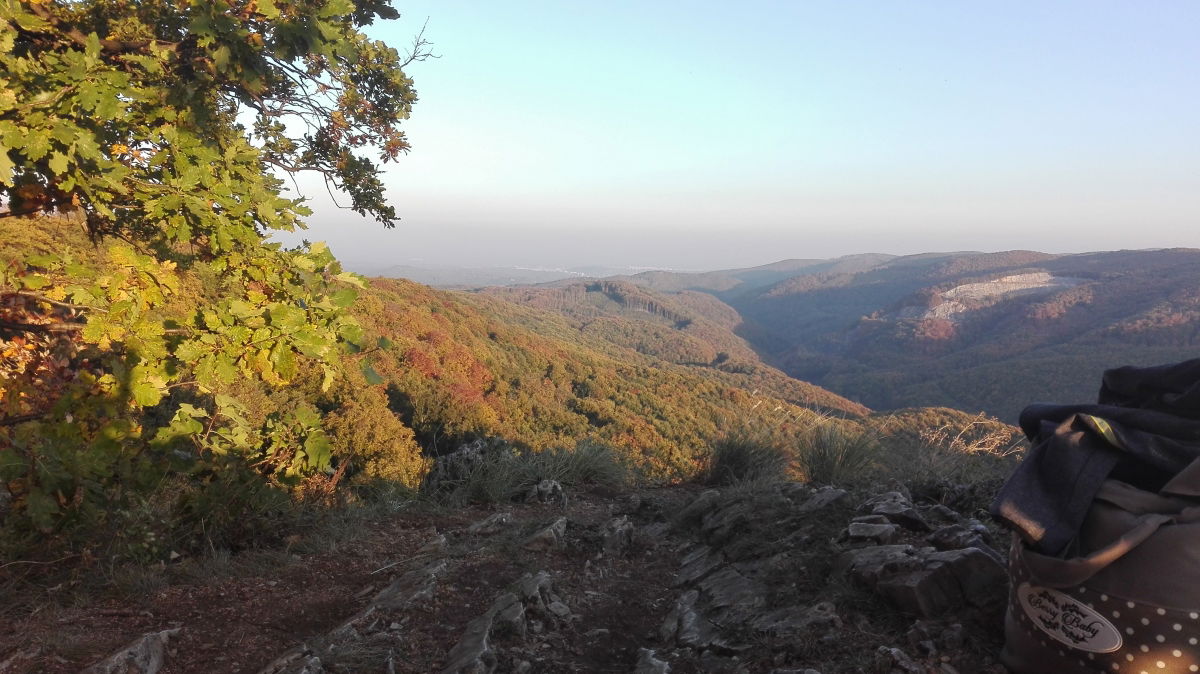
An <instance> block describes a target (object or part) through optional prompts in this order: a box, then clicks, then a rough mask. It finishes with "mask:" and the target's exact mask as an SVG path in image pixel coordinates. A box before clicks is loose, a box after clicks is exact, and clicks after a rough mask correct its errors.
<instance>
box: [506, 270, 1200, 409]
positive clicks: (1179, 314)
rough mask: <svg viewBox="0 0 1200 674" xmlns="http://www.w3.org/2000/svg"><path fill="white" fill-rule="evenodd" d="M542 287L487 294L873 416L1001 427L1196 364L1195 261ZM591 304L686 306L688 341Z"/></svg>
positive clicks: (626, 279) (668, 278) (754, 273)
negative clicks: (1114, 380) (798, 383)
mask: <svg viewBox="0 0 1200 674" xmlns="http://www.w3.org/2000/svg"><path fill="white" fill-rule="evenodd" d="M548 285H549V286H550V287H549V288H547V287H541V288H536V289H512V288H509V289H503V290H490V291H487V292H489V293H492V294H495V295H499V296H503V297H507V298H509V299H513V300H516V301H519V302H522V303H526V304H531V305H534V306H542V307H544V308H550V309H555V310H558V311H560V312H562V313H563V315H564V316H567V317H568V318H570V319H571V320H574V321H576V322H578V323H580V324H581V325H583V326H584V328H583V329H584V330H592V331H595V332H606V333H607V336H608V337H609V338H610V339H612V340H614V341H617V342H622V341H623V342H624V343H634V342H636V341H637V340H638V339H643V338H645V337H646V336H647V335H649V334H650V333H651V332H653V330H657V331H658V333H660V334H659V336H658V337H657V338H656V339H657V341H656V343H657V344H659V345H660V346H658V347H638V345H637V344H633V345H634V346H635V348H650V349H655V348H658V349H665V350H667V351H669V352H670V353H668V354H661V355H666V356H667V357H669V358H671V357H673V358H674V359H675V360H676V361H677V362H682V361H684V360H685V357H684V356H682V355H676V354H683V353H685V352H687V351H688V349H687V347H688V346H690V345H694V344H695V343H696V342H694V341H691V339H690V338H693V337H694V338H696V339H697V340H699V341H700V342H703V343H705V344H707V345H709V346H708V348H709V349H721V350H723V351H725V352H726V353H728V354H730V356H731V357H734V356H736V357H738V358H749V356H747V355H746V351H745V349H747V348H749V349H751V350H753V351H755V352H757V354H758V356H759V357H761V358H762V360H765V361H766V362H769V363H771V364H773V365H776V366H778V367H779V368H780V369H782V370H783V371H785V372H787V373H788V374H790V375H792V376H794V377H797V378H798V379H801V380H804V381H809V382H813V383H814V384H817V385H820V386H823V387H825V388H827V389H829V390H831V391H834V392H836V393H838V394H840V395H844V396H846V397H848V398H850V399H852V400H856V401H859V402H861V403H863V404H865V405H868V406H870V407H872V408H875V409H895V408H901V407H908V406H948V407H954V408H958V409H962V410H966V411H972V412H974V411H980V410H983V411H987V412H989V413H991V414H995V415H998V416H1000V417H1001V418H1003V419H1005V420H1008V421H1010V422H1011V421H1014V420H1015V419H1016V415H1017V413H1018V412H1019V411H1020V409H1021V408H1022V407H1023V406H1024V405H1026V404H1028V403H1029V402H1031V401H1035V400H1050V401H1088V400H1092V399H1093V398H1094V396H1095V392H1096V389H1097V386H1098V382H1099V377H1100V374H1101V372H1102V371H1103V370H1105V369H1107V368H1110V367H1115V366H1119V365H1125V364H1143V365H1145V364H1154V363H1161V362H1170V361H1176V360H1182V359H1186V358H1191V357H1195V356H1196V354H1197V353H1200V251H1198V250H1194V249H1172V250H1148V251H1114V252H1099V253H1086V254H1078V255H1052V254H1047V253H1040V252H1036V251H1006V252H1001V253H970V252H967V253H925V254H921V255H908V256H900V257H897V256H887V255H855V256H848V257H844V258H837V259H832V260H784V261H781V262H778V263H774V264H770V265H764V266H761V267H754V268H749V269H734V270H726V271H715V272H707V273H698V274H684V273H673V272H647V273H643V274H637V275H634V276H622V277H610V278H608V279H604V280H603V281H595V282H591V283H590V284H589V283H588V282H579V281H575V282H565V281H559V282H555V283H553V284H548ZM603 288H608V289H610V290H611V289H618V292H617V293H616V294H615V295H619V296H621V297H631V298H636V300H635V301H634V304H633V305H629V304H628V303H626V304H624V305H622V304H621V300H620V299H619V298H617V299H613V300H612V301H611V302H609V305H608V306H607V309H612V310H616V309H618V308H620V309H621V311H623V312H624V313H625V314H628V313H629V311H628V309H629V307H630V306H633V307H634V308H636V307H637V306H643V307H651V306H654V307H670V306H679V305H688V306H689V307H692V308H693V310H692V312H691V313H690V314H689V316H696V318H695V319H694V323H693V325H694V327H693V325H688V326H686V327H684V328H683V329H672V328H671V326H670V325H669V323H670V317H669V316H665V315H664V316H661V317H660V320H659V321H658V322H659V323H660V325H659V326H658V327H657V328H654V329H653V330H651V329H650V328H648V327H643V328H642V329H641V330H640V331H633V332H630V331H629V330H628V328H627V327H626V330H625V332H621V331H619V330H617V329H616V326H617V325H624V326H627V324H626V323H619V322H615V321H616V318H615V317H616V315H617V314H612V313H611V312H609V313H608V314H606V313H605V311H607V309H606V302H608V300H606V299H605V298H612V297H614V296H615V295H614V293H613V292H605V291H603V290H602V289H603ZM586 289H595V290H586ZM697 295H704V296H706V297H705V300H704V301H701V300H697V299H696V297H697ZM717 300H719V301H720V303H721V304H714V302H715V301H717ZM643 315H644V316H648V314H646V312H643ZM605 316H607V318H605ZM735 316H736V317H735ZM589 321H590V322H589ZM645 323H646V321H643V325H644V324H645ZM722 331H723V332H722ZM718 333H720V334H721V336H720V337H717V336H714V335H716V334H718ZM735 335H736V336H735Z"/></svg>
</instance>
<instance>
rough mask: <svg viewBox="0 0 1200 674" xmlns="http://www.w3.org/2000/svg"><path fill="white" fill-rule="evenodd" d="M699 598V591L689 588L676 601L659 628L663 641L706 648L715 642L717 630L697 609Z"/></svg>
mask: <svg viewBox="0 0 1200 674" xmlns="http://www.w3.org/2000/svg"><path fill="white" fill-rule="evenodd" d="M699 598H700V592H699V591H697V590H689V591H688V592H685V593H684V594H683V596H681V597H680V598H679V599H677V600H676V601H675V605H674V606H673V607H672V608H671V612H670V613H668V614H667V617H666V619H665V620H664V621H663V624H662V627H661V628H660V629H659V636H660V637H661V638H662V640H663V642H665V643H668V644H672V643H676V644H679V645H680V646H688V647H691V648H695V649H703V648H706V647H707V646H708V645H709V644H711V643H712V642H713V640H714V638H715V637H716V631H715V630H714V628H713V625H712V623H710V622H709V621H708V620H705V619H704V618H702V617H701V616H700V614H699V613H697V611H696V600H697V599H699Z"/></svg>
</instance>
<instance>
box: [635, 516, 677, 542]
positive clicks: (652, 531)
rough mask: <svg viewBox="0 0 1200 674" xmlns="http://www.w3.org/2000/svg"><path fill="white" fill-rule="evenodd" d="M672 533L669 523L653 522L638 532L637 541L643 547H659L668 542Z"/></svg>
mask: <svg viewBox="0 0 1200 674" xmlns="http://www.w3.org/2000/svg"><path fill="white" fill-rule="evenodd" d="M670 533H671V524H670V523H669V522H653V523H651V524H647V525H646V526H644V527H642V528H641V529H638V530H637V539H638V541H639V542H640V543H641V544H642V545H643V546H648V547H658V546H660V545H662V544H663V543H666V542H667V535H668V534H670Z"/></svg>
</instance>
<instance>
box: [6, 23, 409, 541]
mask: <svg viewBox="0 0 1200 674" xmlns="http://www.w3.org/2000/svg"><path fill="white" fill-rule="evenodd" d="M397 16H398V15H397V13H396V11H395V10H394V9H392V8H391V7H390V6H389V0H358V2H351V1H350V0H77V1H68V0H59V1H51V0H26V1H17V0H0V206H3V209H0V217H3V218H15V217H21V216H26V217H31V218H32V217H33V216H39V217H40V218H41V219H40V220H39V219H37V218H34V219H31V220H30V223H31V224H30V226H31V227H33V228H37V227H38V226H39V225H38V222H49V220H48V219H47V218H49V217H50V214H55V216H65V217H69V218H71V219H72V220H73V221H75V222H79V223H82V226H83V227H84V228H85V230H86V232H87V234H88V235H89V236H90V237H91V239H92V241H94V242H100V241H103V242H105V246H104V247H103V248H102V249H97V250H102V253H98V252H97V251H96V250H88V249H86V247H84V248H77V249H72V248H70V247H69V246H67V247H64V248H62V249H58V248H55V249H52V250H46V251H44V253H43V254H40V255H35V256H23V257H22V258H20V259H2V260H0V263H7V264H6V266H4V267H3V268H0V299H2V302H0V307H2V308H0V338H4V339H5V340H6V341H5V344H6V345H8V347H9V351H12V346H13V345H16V347H18V351H20V353H17V356H21V358H16V356H14V357H13V358H10V359H9V360H8V361H4V362H5V363H6V365H4V367H6V368H7V369H6V371H5V372H4V373H3V374H5V375H6V377H5V379H4V381H3V382H0V479H3V480H4V482H5V483H6V485H7V486H8V487H9V489H10V491H11V492H12V493H13V494H14V496H15V498H16V501H15V503H16V505H17V511H18V512H22V513H25V514H27V515H28V516H29V518H30V520H31V521H32V522H33V523H35V524H36V525H37V527H38V528H41V529H43V530H45V529H47V528H49V527H52V526H54V525H55V524H56V523H57V522H60V521H61V520H62V519H63V517H64V516H65V515H69V514H71V513H74V512H76V511H78V510H80V507H79V506H81V505H84V506H85V505H86V504H87V503H89V502H91V501H92V500H96V496H97V492H100V493H109V492H111V490H112V489H113V488H115V487H114V485H118V484H119V485H128V484H130V483H132V482H134V481H136V479H137V473H138V471H139V470H142V469H143V468H145V467H146V466H147V465H151V466H155V467H156V469H161V465H160V464H162V463H163V462H165V461H168V460H174V459H177V458H179V457H180V456H184V455H186V456H187V457H189V458H188V460H189V461H197V460H200V458H201V457H209V458H211V457H217V456H236V457H239V460H242V461H245V462H247V463H248V464H249V465H253V466H254V467H255V468H256V469H258V470H259V471H260V472H263V473H264V474H267V475H274V476H276V477H280V476H283V477H286V476H297V475H302V474H304V473H305V472H311V471H319V470H323V469H327V467H328V466H329V463H330V456H329V443H328V442H327V441H326V440H325V439H324V435H323V431H322V430H321V428H320V419H319V417H318V416H317V415H315V414H313V413H311V411H310V410H307V409H303V410H300V411H298V412H297V413H295V414H291V415H289V416H288V417H287V418H280V419H275V420H273V421H272V423H271V424H269V425H268V426H269V427H268V426H264V427H262V428H250V427H248V426H247V425H246V424H244V423H240V419H241V414H240V413H239V402H238V400H237V399H236V398H235V397H233V396H230V395H226V394H225V393H224V391H225V390H226V388H227V387H228V385H229V384H231V383H232V382H233V381H235V380H237V379H245V378H248V377H249V378H256V379H260V380H262V381H263V382H265V383H266V384H268V385H279V384H282V383H284V382H286V381H288V380H290V379H292V378H293V377H294V376H296V373H297V371H298V370H301V369H304V368H310V364H312V365H311V367H316V368H317V369H318V372H320V373H323V374H322V375H321V376H322V378H323V379H324V386H325V387H328V385H329V383H330V382H331V381H332V380H333V378H334V377H335V376H336V374H337V367H338V363H339V362H340V359H339V357H338V354H340V353H341V352H342V351H343V349H344V348H345V345H347V344H349V345H351V348H353V345H355V344H357V343H358V342H359V341H360V340H361V334H362V333H361V329H359V328H358V326H357V324H355V323H354V321H353V320H351V319H350V318H349V317H348V316H346V315H345V313H344V309H345V307H347V306H348V305H349V304H350V303H352V302H353V301H354V299H355V290H354V286H358V285H361V281H360V280H359V279H357V277H355V276H353V275H351V274H347V273H343V272H341V270H340V268H339V267H338V265H337V263H336V261H335V260H334V259H333V257H332V256H331V255H330V254H329V252H328V250H326V249H325V248H324V247H323V246H320V245H314V246H311V247H305V248H303V249H299V250H284V249H281V248H280V247H279V246H278V245H276V244H271V243H268V242H267V239H266V237H267V236H268V235H269V233H270V232H271V231H279V230H282V231H292V230H295V229H296V228H298V227H302V226H303V225H302V222H301V218H302V217H304V216H305V215H308V214H309V212H308V210H307V209H306V208H305V207H304V205H303V203H302V200H301V199H297V198H292V197H289V196H286V195H285V194H284V184H285V183H284V177H286V176H288V175H294V174H297V173H300V172H305V171H313V172H316V173H317V174H319V175H321V176H323V178H324V179H325V180H326V182H327V184H328V185H329V186H330V187H331V188H334V189H336V190H340V191H341V192H343V193H345V194H346V195H348V197H349V207H350V208H352V209H353V210H355V211H357V212H358V213H360V214H362V215H365V216H370V217H373V218H375V219H377V220H378V221H380V222H382V223H383V224H384V225H385V226H392V224H393V223H394V221H395V220H396V213H395V210H394V209H393V207H392V206H390V205H389V204H388V203H387V202H386V199H385V196H384V190H383V184H382V182H381V180H380V177H379V175H380V170H381V168H382V165H383V164H385V163H387V162H389V161H392V160H394V159H396V158H397V157H398V156H399V155H400V154H402V153H404V152H406V151H407V150H408V147H409V145H408V141H407V140H406V138H405V136H404V133H403V131H402V130H401V128H400V125H401V122H402V121H403V120H404V119H406V118H407V117H408V115H409V112H410V110H411V108H412V105H413V104H414V102H415V101H416V92H415V90H414V89H413V86H412V81H411V80H410V79H409V78H408V77H407V76H406V75H405V73H404V71H403V69H404V67H406V66H407V65H408V64H410V63H412V62H413V61H415V60H420V59H422V58H424V57H426V56H428V53H427V51H425V47H426V43H425V41H424V40H423V39H421V37H420V36H418V38H417V39H416V40H415V41H414V44H413V48H412V51H411V52H409V53H407V54H401V53H400V52H398V51H397V50H395V49H393V48H391V47H389V46H388V45H386V44H384V43H382V42H379V41H374V40H371V39H369V38H368V37H367V36H366V35H364V34H363V32H362V29H363V27H364V26H367V25H369V24H371V23H372V22H373V21H375V20H376V19H392V18H396V17H397ZM184 270H187V271H188V273H187V274H183V273H182V272H183V271H184ZM193 286H195V287H193ZM25 352H29V354H32V355H28V354H26V353H25ZM14 358H15V360H14ZM18 360H19V361H20V362H19V363H17V361H18ZM181 448H182V449H181ZM184 449H186V450H187V451H184Z"/></svg>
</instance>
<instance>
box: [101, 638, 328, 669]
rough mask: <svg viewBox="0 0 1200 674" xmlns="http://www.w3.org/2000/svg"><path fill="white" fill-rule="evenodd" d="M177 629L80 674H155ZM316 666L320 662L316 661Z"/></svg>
mask: <svg viewBox="0 0 1200 674" xmlns="http://www.w3.org/2000/svg"><path fill="white" fill-rule="evenodd" d="M176 634H179V628H175V629H173V630H163V631H161V632H151V633H149V634H145V635H142V636H141V637H138V639H137V640H136V641H134V642H133V643H131V644H129V645H128V646H126V647H125V648H123V649H121V650H120V651H118V652H116V653H113V654H112V655H110V656H109V657H107V658H105V659H103V660H101V661H100V662H97V663H96V664H94V665H92V666H90V667H88V668H87V669H85V670H83V673H82V674H157V672H158V671H159V670H161V669H162V667H163V664H164V663H165V662H166V658H167V642H168V641H170V639H171V637H173V636H175V635H176ZM317 664H318V666H319V665H320V660H318V661H317Z"/></svg>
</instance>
